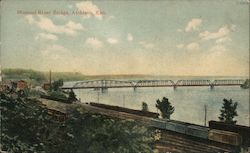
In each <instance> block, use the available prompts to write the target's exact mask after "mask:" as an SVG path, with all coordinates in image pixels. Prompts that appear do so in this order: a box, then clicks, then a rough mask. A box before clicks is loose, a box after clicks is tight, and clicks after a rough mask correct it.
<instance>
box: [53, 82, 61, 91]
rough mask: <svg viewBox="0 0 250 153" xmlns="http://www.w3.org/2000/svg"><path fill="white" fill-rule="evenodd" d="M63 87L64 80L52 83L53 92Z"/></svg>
mask: <svg viewBox="0 0 250 153" xmlns="http://www.w3.org/2000/svg"><path fill="white" fill-rule="evenodd" d="M61 86H63V80H62V79H59V80H57V81H54V82H53V83H52V90H54V91H58V90H59V88H60V87H61Z"/></svg>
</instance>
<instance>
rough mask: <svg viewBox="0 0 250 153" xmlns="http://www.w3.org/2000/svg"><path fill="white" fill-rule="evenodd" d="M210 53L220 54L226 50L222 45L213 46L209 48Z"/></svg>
mask: <svg viewBox="0 0 250 153" xmlns="http://www.w3.org/2000/svg"><path fill="white" fill-rule="evenodd" d="M209 51H210V52H217V53H222V52H225V51H226V48H225V47H224V46H223V45H215V46H213V47H211V49H210V50H209Z"/></svg>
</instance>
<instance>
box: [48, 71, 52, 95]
mask: <svg viewBox="0 0 250 153" xmlns="http://www.w3.org/2000/svg"><path fill="white" fill-rule="evenodd" d="M49 90H50V91H51V90H52V81H51V70H49Z"/></svg>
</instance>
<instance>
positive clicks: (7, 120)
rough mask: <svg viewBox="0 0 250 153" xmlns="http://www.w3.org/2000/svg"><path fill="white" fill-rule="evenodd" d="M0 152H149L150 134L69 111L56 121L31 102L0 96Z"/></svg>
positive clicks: (123, 123) (134, 126) (126, 123)
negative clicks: (63, 121) (63, 117)
mask: <svg viewBox="0 0 250 153" xmlns="http://www.w3.org/2000/svg"><path fill="white" fill-rule="evenodd" d="M1 112H2V113H1V123H2V125H1V126H2V131H1V132H2V133H1V147H2V148H1V149H2V150H3V151H8V152H10V153H21V152H23V153H25V152H41V153H59V152H60V153H83V152H84V153H100V152H105V153H106V152H107V153H111V152H115V153H130V152H131V153H136V152H143V153H151V152H152V147H151V146H152V143H153V141H154V139H153V134H154V133H153V132H152V131H151V130H148V129H146V128H145V127H142V126H139V125H137V124H136V123H135V122H133V121H126V120H119V119H115V118H110V117H107V116H103V115H100V114H90V113H85V112H83V111H80V109H79V108H72V109H71V110H70V112H69V113H68V116H67V118H66V121H65V123H59V122H56V121H54V120H53V119H52V117H50V116H49V115H48V111H47V109H46V108H45V107H43V106H42V105H41V103H40V102H39V101H36V100H35V99H32V100H31V99H25V98H19V97H18V98H16V99H13V98H11V97H10V96H9V95H7V94H3V93H2V94H1Z"/></svg>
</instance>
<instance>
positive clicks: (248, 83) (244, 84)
mask: <svg viewBox="0 0 250 153" xmlns="http://www.w3.org/2000/svg"><path fill="white" fill-rule="evenodd" d="M249 86H250V80H249V79H246V81H245V82H244V83H243V84H242V85H240V87H241V88H243V89H249Z"/></svg>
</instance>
